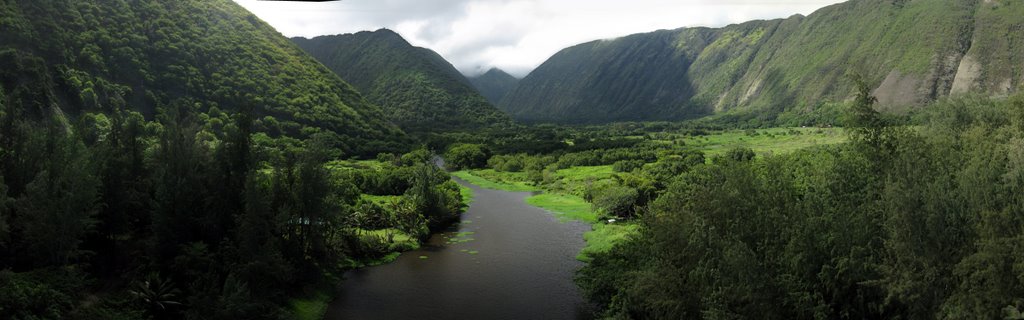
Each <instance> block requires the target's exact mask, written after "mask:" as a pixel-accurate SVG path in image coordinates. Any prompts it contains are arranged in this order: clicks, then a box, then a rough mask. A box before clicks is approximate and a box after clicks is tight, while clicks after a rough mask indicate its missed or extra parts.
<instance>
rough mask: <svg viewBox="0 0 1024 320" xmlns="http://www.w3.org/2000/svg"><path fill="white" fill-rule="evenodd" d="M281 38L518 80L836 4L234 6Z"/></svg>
mask: <svg viewBox="0 0 1024 320" xmlns="http://www.w3.org/2000/svg"><path fill="white" fill-rule="evenodd" d="M234 1H235V2H238V3H239V4H241V5H242V6H244V7H246V8H247V9H249V11H252V12H253V13H254V14H256V15H257V16H259V17H260V18H261V19H263V20H264V21H267V22H268V23H270V24H271V25H273V26H274V27H275V28H277V29H278V31H280V32H281V33H283V34H284V35H286V36H290V37H292V36H303V37H314V36H318V35H329V34H341V33H353V32H358V31H363V30H376V29H379V28H389V29H392V30H395V31H396V32H398V33H399V34H401V35H402V36H403V37H405V38H406V39H407V40H408V41H409V42H410V43H412V44H413V45H416V46H421V47H425V48H430V49H432V50H434V51H437V52H438V53H439V54H441V56H443V57H445V59H448V61H451V62H452V64H454V65H455V67H457V68H458V69H459V70H460V71H462V72H463V73H466V74H477V73H481V72H484V71H486V70H487V69H489V68H490V67H499V68H502V69H504V70H506V71H508V72H510V73H512V74H514V75H516V76H524V75H526V73H528V72H529V71H531V70H533V69H534V68H536V67H537V66H538V65H540V64H541V63H543V62H544V60H547V58H549V57H550V56H551V55H553V54H555V53H556V52H558V50H561V49H563V48H566V47H569V46H572V45H575V44H579V43H583V42H587V41H591V40H595V39H608V38H615V37H620V36H625V35H628V34H633V33H640V32H649V31H654V30H658V29H675V28H680V27H693V26H708V27H719V26H723V25H727V24H730V23H739V22H744V21H747V20H752V19H771V18H783V17H788V16H790V15H793V14H797V13H800V14H809V13H811V12H813V11H814V10H816V9H818V8H821V7H823V6H826V5H829V4H832V3H837V2H841V1H840V0H674V1H672V0H630V1H624V0H343V1H339V2H320V3H310V2H307V3H303V2H278V1H257V0H234Z"/></svg>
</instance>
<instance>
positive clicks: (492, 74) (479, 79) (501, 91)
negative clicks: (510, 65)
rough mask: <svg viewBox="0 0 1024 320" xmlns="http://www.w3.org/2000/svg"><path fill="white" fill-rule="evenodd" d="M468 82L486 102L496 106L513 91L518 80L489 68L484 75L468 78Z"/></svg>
mask: <svg viewBox="0 0 1024 320" xmlns="http://www.w3.org/2000/svg"><path fill="white" fill-rule="evenodd" d="M469 82H470V83H472V84H473V87H475V88H476V89H477V90H478V91H480V94H482V95H483V96H484V97H485V98H487V101H490V102H491V103H492V104H495V105H497V104H498V103H499V102H501V98H503V97H505V94H506V93H508V92H509V91H511V90H512V89H515V87H516V85H517V84H519V79H516V77H513V76H512V75H510V74H508V73H505V71H503V70H501V69H498V68H491V70H487V72H485V73H484V74H481V75H479V76H476V77H471V78H469Z"/></svg>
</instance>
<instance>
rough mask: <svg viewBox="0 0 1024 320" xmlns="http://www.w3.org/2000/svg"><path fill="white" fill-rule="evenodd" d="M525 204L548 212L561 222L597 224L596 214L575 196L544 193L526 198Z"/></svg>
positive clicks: (587, 204)
mask: <svg viewBox="0 0 1024 320" xmlns="http://www.w3.org/2000/svg"><path fill="white" fill-rule="evenodd" d="M526 203H528V204H530V205H531V206H535V207H540V208H543V209H545V210H548V211H550V212H552V213H554V214H555V216H556V217H558V218H559V219H560V220H562V221H568V220H579V221H583V222H587V223H594V222H597V213H596V212H594V211H593V210H591V206H590V204H589V203H587V201H586V200H583V198H580V197H577V196H572V195H561V194H553V193H545V194H539V195H536V196H532V197H529V198H526Z"/></svg>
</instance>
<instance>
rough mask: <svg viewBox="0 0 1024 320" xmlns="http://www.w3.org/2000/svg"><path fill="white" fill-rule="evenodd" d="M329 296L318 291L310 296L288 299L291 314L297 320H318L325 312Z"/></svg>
mask: <svg viewBox="0 0 1024 320" xmlns="http://www.w3.org/2000/svg"><path fill="white" fill-rule="evenodd" d="M330 300H331V297H330V296H329V295H328V294H326V293H323V292H319V293H317V294H315V295H313V296H311V297H306V298H296V299H292V300H291V301H290V304H291V307H292V315H294V318H295V319H297V320H320V319H323V318H324V314H325V313H327V303H328V302H330Z"/></svg>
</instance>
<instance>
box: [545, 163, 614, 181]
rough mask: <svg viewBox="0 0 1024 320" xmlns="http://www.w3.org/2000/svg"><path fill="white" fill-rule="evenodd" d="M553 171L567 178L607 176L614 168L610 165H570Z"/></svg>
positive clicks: (612, 172)
mask: <svg viewBox="0 0 1024 320" xmlns="http://www.w3.org/2000/svg"><path fill="white" fill-rule="evenodd" d="M555 173H556V174H558V175H559V176H561V177H565V178H568V179H574V178H581V177H583V178H586V177H593V178H607V177H611V176H612V175H613V174H615V170H612V166H594V167H572V168H568V169H562V170H558V171H557V172H555Z"/></svg>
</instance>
